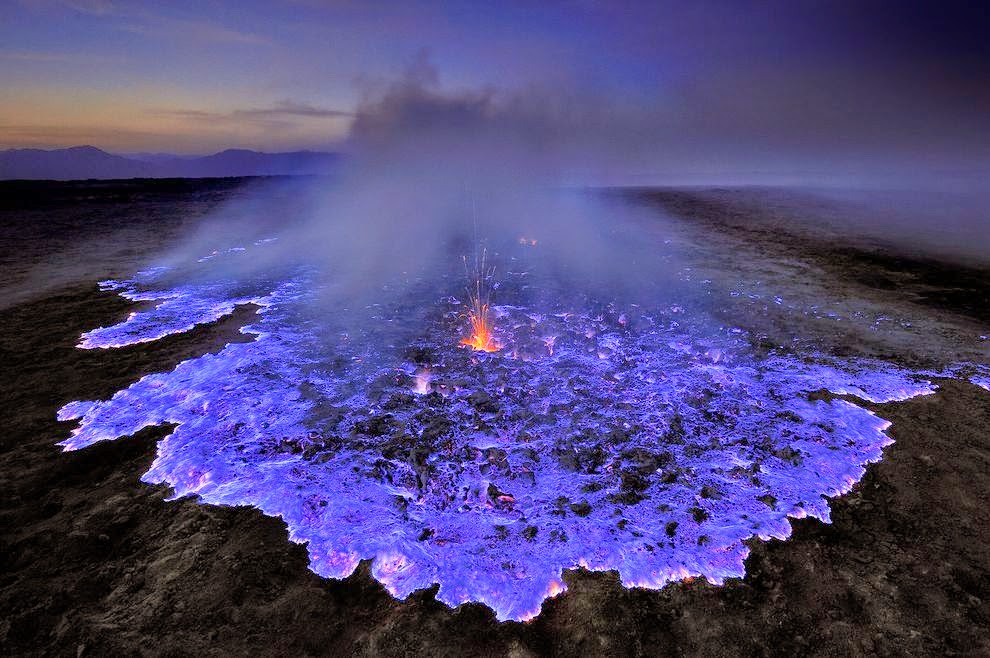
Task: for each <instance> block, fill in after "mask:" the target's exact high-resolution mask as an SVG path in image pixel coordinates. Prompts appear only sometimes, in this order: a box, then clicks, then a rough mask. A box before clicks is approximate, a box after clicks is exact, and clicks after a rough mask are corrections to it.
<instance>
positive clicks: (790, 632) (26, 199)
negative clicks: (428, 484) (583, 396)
mask: <svg viewBox="0 0 990 658" xmlns="http://www.w3.org/2000/svg"><path fill="white" fill-rule="evenodd" d="M168 185H172V187H171V188H169V187H168ZM7 191H8V192H9V191H10V190H9V188H8V190H7ZM16 192H17V194H16V195H14V196H16V197H17V199H19V200H17V201H16V202H13V201H9V199H11V198H12V197H11V195H7V196H6V197H5V198H6V199H8V201H5V202H4V204H2V205H0V215H2V219H3V221H2V224H3V230H2V232H0V247H2V248H0V251H2V252H3V253H5V254H8V256H5V257H4V260H3V261H2V265H3V267H4V270H5V272H8V273H10V277H9V278H17V279H18V280H19V281H20V282H21V283H22V284H23V283H24V282H26V281H34V280H42V279H43V277H42V278H41V279H39V278H38V277H37V276H36V275H34V274H31V275H30V276H29V274H30V273H31V272H37V271H38V270H37V268H38V266H39V264H43V263H44V262H45V259H46V258H50V257H51V256H52V254H57V253H59V250H60V249H61V248H63V246H64V245H65V244H67V243H71V242H73V240H74V239H78V240H79V241H83V240H86V241H90V240H95V241H98V240H99V237H100V235H108V234H109V233H110V231H111V230H113V231H116V230H117V229H119V228H121V224H122V223H123V222H125V219H124V215H123V214H121V213H122V212H124V211H122V210H121V207H122V204H126V205H127V208H126V209H125V210H126V213H125V214H127V213H129V215H127V216H135V217H140V216H145V217H147V216H149V213H150V212H151V210H154V214H153V215H152V216H153V217H154V218H155V221H156V226H157V227H158V230H157V231H155V233H154V235H147V237H146V239H145V240H143V241H142V240H135V242H134V244H133V245H131V246H130V247H129V248H128V249H124V250H117V251H113V252H112V253H109V252H108V253H106V254H104V255H105V256H106V257H105V258H102V259H99V260H98V262H96V261H94V262H90V263H82V264H81V267H80V268H79V270H78V272H77V273H76V274H77V276H76V277H75V278H74V279H73V278H71V277H69V278H67V279H66V280H59V281H56V282H53V283H52V284H51V285H46V286H37V287H36V289H35V290H33V291H32V292H31V293H30V294H26V293H25V294H19V295H17V296H12V295H8V301H7V302H5V303H4V304H3V305H2V310H0V327H2V332H0V364H2V365H0V371H2V378H0V381H2V384H0V396H2V398H0V399H2V401H0V413H2V416H3V418H4V419H6V422H5V423H4V432H3V434H2V436H0V453H2V457H0V487H2V490H3V492H4V495H3V496H2V497H0V565H2V568H0V653H3V654H6V655H42V654H53V655H65V654H68V655H83V656H85V655H131V654H140V655H204V654H222V655H226V654H234V655H243V654H247V653H252V654H263V655H309V654H314V655H316V654H319V655H322V654H330V655H341V654H345V655H346V654H359V655H405V654H429V655H458V656H459V655H505V654H510V655H542V654H564V655H577V654H580V655H642V654H648V655H658V654H659V655H667V654H670V655H684V654H688V655H735V654H744V655H751V654H755V655H764V654H772V655H778V654H791V655H809V654H811V655H875V654H882V655H953V654H962V655H987V654H988V653H990V603H988V598H990V547H988V542H987V539H988V537H990V534H988V533H990V511H988V509H990V508H988V495H990V395H988V394H987V392H986V391H984V390H982V389H980V388H978V387H976V386H974V385H972V384H968V383H964V382H961V381H955V380H945V381H941V382H939V383H940V385H941V387H942V388H941V390H940V391H939V392H938V393H937V394H935V395H932V396H925V397H920V398H915V399H912V400H909V401H907V402H904V403H896V404H887V405H883V406H882V408H880V407H876V410H877V411H878V413H880V414H881V415H882V416H883V417H884V418H887V419H889V420H891V421H893V427H892V428H891V430H890V432H891V434H892V436H893V437H894V438H895V440H896V443H895V444H894V445H892V446H890V447H889V448H887V449H886V450H885V458H884V460H883V461H882V462H881V463H879V464H876V465H873V466H871V467H870V468H869V469H868V472H867V475H866V476H865V477H864V479H863V480H862V481H861V482H860V483H859V485H857V487H856V488H855V490H854V491H853V492H852V493H850V494H849V495H847V496H844V497H842V498H841V499H838V500H836V501H834V502H833V504H832V510H833V513H832V516H833V523H832V524H831V525H824V524H822V523H820V522H818V521H814V520H801V521H795V522H794V528H795V532H794V536H793V537H792V538H791V539H790V540H788V541H786V542H780V541H771V542H767V543H763V542H759V541H753V542H752V544H751V547H752V554H751V556H750V557H749V559H748V561H747V576H746V577H745V578H744V579H742V580H737V581H731V582H729V583H728V584H727V585H725V586H724V587H714V586H711V585H708V584H707V583H705V582H703V581H695V582H692V583H682V584H675V585H672V586H669V587H667V588H665V589H664V590H662V591H660V592H654V591H645V590H627V589H624V588H622V587H621V586H620V584H619V582H618V578H617V577H616V576H615V575H614V574H609V573H605V574H594V573H587V572H582V571H575V572H571V573H568V574H567V575H566V580H567V581H568V584H569V591H568V592H567V593H566V594H564V595H562V596H560V597H558V598H556V599H554V600H551V601H548V602H547V603H546V604H545V606H544V610H543V613H542V614H541V615H540V616H539V617H538V618H536V619H535V620H533V621H531V622H529V623H525V624H519V623H506V624H499V623H497V622H496V621H495V619H494V616H493V615H492V613H491V611H490V610H488V609H487V608H485V607H483V606H480V605H466V606H462V607H460V608H458V609H456V610H451V609H449V608H447V607H446V606H444V605H442V604H440V603H437V602H436V601H435V600H434V598H433V594H434V592H433V591H426V592H420V593H417V594H415V595H413V596H412V597H410V599H409V600H407V601H397V600H395V599H393V598H392V597H391V596H389V595H388V594H387V593H386V592H385V590H384V589H383V588H382V587H381V586H380V585H379V584H378V583H377V582H375V581H374V580H373V579H372V578H371V577H370V575H369V574H368V570H367V565H363V566H362V568H361V569H359V570H358V572H356V573H355V574H354V575H353V576H352V577H350V578H348V579H347V580H345V581H341V582H337V581H327V580H323V579H321V578H319V577H318V576H316V575H315V574H313V573H312V572H310V571H309V570H308V569H307V561H306V552H305V549H304V548H303V547H301V546H296V545H292V544H290V543H289V542H288V540H287V536H286V531H285V527H284V525H283V524H282V523H281V522H280V521H278V520H277V519H272V518H266V517H264V516H262V515H261V514H260V513H259V512H257V511H256V510H253V509H246V508H217V507H207V506H202V505H198V504H196V503H195V502H194V501H192V500H189V499H184V500H179V501H174V502H166V501H165V500H164V498H165V497H166V495H167V492H166V491H165V490H164V489H161V488H155V487H149V486H147V485H144V484H142V483H141V482H140V481H139V477H140V475H141V474H142V473H143V472H144V471H145V470H147V468H148V466H149V465H150V463H151V461H152V459H153V458H154V454H155V443H156V440H157V439H158V438H159V437H161V436H162V434H163V433H164V431H165V430H163V429H161V428H153V429H149V430H145V431H142V432H141V433H140V434H138V435H136V436H134V437H132V438H131V439H127V440H121V441H115V442H107V443H103V444H98V445H95V446H92V447H90V448H87V449H85V450H82V451H79V452H74V453H62V452H61V451H60V450H59V449H58V448H57V447H56V446H55V443H56V442H57V441H59V440H61V439H63V438H65V437H66V436H67V435H68V432H69V431H70V429H71V427H72V424H71V423H58V422H56V421H55V412H56V410H57V409H58V408H59V407H60V406H61V405H62V404H64V403H65V402H67V401H69V400H76V399H99V398H104V397H106V396H108V395H110V394H112V393H113V392H114V391H116V390H119V389H120V388H121V387H123V386H126V385H127V384H128V383H129V382H132V381H134V380H136V379H138V378H139V377H140V376H141V375H143V374H145V373H149V372H156V371H161V370H165V369H168V368H170V367H172V366H173V365H175V364H176V363H178V362H179V361H181V360H182V359H185V358H189V357H192V356H195V355H198V354H202V353H204V352H205V351H209V350H215V349H218V348H219V347H221V346H222V345H223V344H224V343H225V342H227V341H229V340H232V339H244V337H243V336H241V335H240V334H238V333H237V328H238V327H239V326H240V325H241V324H243V323H244V322H245V320H246V313H248V312H250V310H245V311H240V312H238V313H236V314H235V315H234V316H233V317H230V318H227V319H225V320H224V321H222V322H219V323H217V324H214V325H211V326H206V327H201V328H199V329H197V330H195V331H193V332H189V333H187V334H183V335H179V336H173V337H170V338H167V339H164V340H161V341H158V342H156V343H154V344H152V345H148V346H140V345H139V346H134V347H130V348H124V349H122V350H114V351H113V353H108V352H103V351H99V350H94V351H83V350H78V349H75V343H76V341H77V339H78V336H79V334H80V333H81V332H83V331H85V330H88V329H91V328H93V327H96V326H101V325H106V324H109V323H111V322H113V321H115V320H119V319H120V318H121V317H122V316H123V315H125V314H126V313H127V311H128V307H127V304H126V302H124V301H123V300H121V299H119V298H116V297H114V296H112V295H108V294H104V293H100V292H98V290H97V289H96V286H95V282H96V280H98V279H99V278H102V277H103V276H106V275H107V274H108V273H114V272H115V271H121V272H123V273H126V270H127V267H128V264H129V263H135V262H140V260H141V258H142V257H143V256H144V255H145V254H146V253H147V252H149V251H153V250H154V249H156V248H157V247H158V244H159V242H158V241H163V240H167V239H168V238H169V236H170V235H171V234H173V233H174V232H176V231H178V230H179V229H180V228H181V227H182V226H184V225H185V224H184V222H186V221H188V217H189V212H188V211H189V203H191V202H195V203H196V204H199V205H197V206H196V208H197V211H198V212H201V211H204V210H205V209H208V208H210V207H212V206H214V205H216V204H217V203H219V202H220V201H221V200H222V199H223V198H224V197H225V195H228V194H233V193H236V187H230V188H222V189H221V188H220V187H216V186H213V187H209V186H207V187H205V188H204V186H202V185H200V186H196V185H185V184H183V185H178V184H175V183H172V184H170V183H167V182H166V183H158V184H155V186H154V187H153V188H152V189H151V190H150V191H149V190H147V189H142V190H139V191H138V192H139V193H138V192H135V190H134V189H130V191H129V192H127V193H126V194H125V195H124V196H125V198H124V200H121V198H120V197H115V198H107V196H106V193H105V192H99V191H95V192H94V191H93V190H85V192H86V196H88V197H95V198H88V199H80V198H79V190H78V189H77V190H75V191H71V192H66V188H65V187H60V188H59V194H54V195H53V194H51V193H50V190H49V191H46V190H45V189H44V188H41V187H38V188H31V189H29V190H28V191H27V192H25V191H24V189H23V188H21V189H18V190H16ZM113 194H123V193H121V192H120V191H119V190H117V191H114V192H113ZM658 194H659V196H657V197H655V198H654V199H653V201H654V202H656V203H660V204H661V205H663V206H664V207H667V208H670V207H677V208H679V211H680V212H682V213H683V214H685V215H691V214H692V213H694V214H699V215H704V216H705V217H708V218H711V217H715V216H718V214H719V213H720V212H721V213H728V214H730V215H731V212H729V211H727V210H726V206H725V203H724V201H720V200H719V199H720V198H721V197H719V196H715V197H704V196H703V195H699V194H697V193H695V192H671V191H666V192H662V193H658ZM32 195H33V196H32ZM59 195H61V196H59ZM0 196H2V195H0ZM60 199H61V200H60ZM200 206H201V207H200ZM80 208H86V209H88V211H89V214H87V215H82V214H80V213H81V211H80ZM94 209H96V210H94ZM733 212H734V211H733ZM83 216H85V217H86V220H87V221H86V222H83V223H80V222H78V221H77V222H75V223H74V222H73V221H72V219H71V218H72V217H77V218H79V217H83ZM132 235H137V233H132ZM46 245H47V247H46ZM805 246H807V245H805ZM808 248H810V247H808ZM829 249H830V250H831V249H832V248H831V247H829ZM831 253H832V252H831V251H826V250H823V251H822V259H823V261H827V262H832V259H831V256H830V254H831ZM843 254H844V256H843V258H846V259H848V262H849V263H852V264H853V265H856V267H853V268H851V269H850V268H843V270H844V271H845V272H846V275H848V276H857V275H859V274H862V273H865V272H879V273H880V274H882V275H883V277H887V278H889V273H890V272H895V273H896V272H898V271H901V272H902V273H903V272H910V273H911V275H912V277H913V278H914V279H918V278H919V277H920V279H921V280H922V281H923V287H924V291H925V292H926V295H927V297H925V299H928V300H930V305H931V307H932V308H937V309H939V312H940V313H957V314H959V315H960V316H962V317H965V318H968V319H969V320H972V321H974V322H978V321H979V320H980V319H981V318H979V313H980V312H981V307H979V305H975V306H974V305H972V303H971V300H972V299H973V297H974V296H978V295H984V296H985V295H987V293H988V290H990V288H986V287H985V286H986V282H987V279H986V273H985V272H983V271H981V270H979V269H974V268H961V267H956V266H950V265H945V264H939V265H935V264H932V263H928V262H924V261H918V260H915V259H908V258H900V257H893V256H883V255H882V254H878V252H875V251H871V252H865V251H858V250H850V249H844V250H843ZM871 258H873V259H876V258H886V260H884V261H883V266H882V267H878V266H877V265H876V263H875V262H874V263H873V264H872V265H871V261H870V259H871ZM898 268H899V269H898ZM939 268H941V269H939ZM840 275H841V273H840V272H837V273H836V276H840ZM878 280H880V281H881V282H882V280H883V279H882V278H881V279H878ZM947 281H949V282H951V285H950V284H948V283H946V282H947ZM880 285H882V283H881V284H880ZM921 285H922V284H919V286H921ZM939 286H942V288H943V292H944V293H945V294H941V295H940V294H938V292H937V291H938V287H939ZM967 286H968V287H969V292H970V294H964V293H965V292H966V287H967ZM22 288H23V285H22ZM954 299H956V300H965V302H962V301H957V302H953V300H954ZM923 302H924V300H922V302H921V303H923ZM984 310H985V309H984Z"/></svg>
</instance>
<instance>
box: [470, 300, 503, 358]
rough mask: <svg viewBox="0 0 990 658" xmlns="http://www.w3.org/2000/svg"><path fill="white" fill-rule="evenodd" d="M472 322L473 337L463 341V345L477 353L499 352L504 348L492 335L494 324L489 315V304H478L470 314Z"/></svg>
mask: <svg viewBox="0 0 990 658" xmlns="http://www.w3.org/2000/svg"><path fill="white" fill-rule="evenodd" d="M468 319H469V320H470V321H471V335H470V336H469V337H468V338H465V339H463V340H462V341H461V345H465V346H467V347H470V348H471V349H473V350H474V351H476V352H498V351H499V350H500V349H502V346H501V345H499V344H498V341H497V340H495V337H494V336H493V335H492V323H491V319H490V318H489V314H488V304H476V305H475V308H473V309H472V310H471V311H469V312H468Z"/></svg>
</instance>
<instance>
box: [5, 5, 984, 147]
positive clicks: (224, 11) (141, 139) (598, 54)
mask: <svg viewBox="0 0 990 658" xmlns="http://www.w3.org/2000/svg"><path fill="white" fill-rule="evenodd" d="M980 4H981V3H962V2H960V3H952V2H950V3H947V4H946V3H916V2H878V1H874V0H861V1H857V2H838V1H834V2H824V1H820V0H807V1H804V2H742V1H728V0H701V1H698V2H656V3H646V2H643V3H619V2H607V3H606V2H591V1H584V2H553V1H551V2H511V1H510V2H494V3H493V2H447V3H440V2H415V1H409V2H358V1H354V2H351V1H349V0H325V1H323V0H292V1H290V0H269V1H264V2H262V1H257V0H241V1H230V0H198V1H196V2H188V1H185V0H176V1H172V2H145V1H143V0H4V1H3V2H2V3H0V89H2V95H3V99H2V101H3V102H2V103H0V147H24V146H37V147H58V146H69V145H74V144H84V143H85V144H93V145H96V146H99V147H102V148H106V149H108V150H112V151H118V152H131V151H173V152H182V153H206V152H213V151H216V150H219V149H222V148H228V147H246V148H257V149H264V150H286V149H295V148H335V147H336V146H337V145H339V144H340V142H341V141H342V140H343V139H345V138H346V135H347V133H348V130H349V128H350V125H351V122H352V121H353V115H354V113H355V112H356V111H359V110H360V108H361V107H362V99H363V98H368V97H373V96H374V95H375V93H376V91H377V90H380V89H382V88H384V87H385V86H387V85H388V84H389V82H390V81H394V80H395V79H396V78H397V77H399V76H401V75H402V72H403V71H404V70H406V69H408V68H409V67H410V66H411V65H414V64H415V62H417V61H421V60H422V58H423V57H424V56H425V57H426V59H427V61H428V62H429V63H430V65H431V66H432V67H433V68H434V69H435V72H436V75H437V78H438V83H437V86H438V87H439V88H442V89H444V90H448V91H449V92H450V93H455V94H456V93H463V92H465V91H467V90H485V89H488V90H492V91H493V92H494V93H505V92H510V91H511V93H513V94H517V95H518V94H526V93H528V91H529V90H531V91H533V93H535V94H542V95H545V96H554V95H555V96H558V97H560V98H570V97H573V98H578V99H584V100H583V101H582V102H588V103H596V104H599V105H600V107H603V108H624V109H629V108H633V109H634V110H635V112H637V113H638V115H639V116H640V117H641V118H642V120H643V122H644V123H643V125H644V126H649V128H648V130H647V132H649V133H650V134H651V137H652V138H655V139H656V140H657V146H658V148H663V149H665V150H666V151H667V152H669V153H673V154H677V153H690V152H694V153H710V154H711V157H710V158H709V159H712V158H714V159H718V158H719V157H723V156H724V157H728V155H727V154H730V153H731V155H732V158H733V159H739V158H745V157H747V154H748V155H749V156H750V157H751V159H752V160H753V161H754V162H764V161H774V162H791V161H794V160H795V159H797V160H800V161H801V162H803V163H806V164H807V163H808V162H810V161H811V160H812V158H811V157H810V154H811V153H813V152H814V150H815V149H824V150H825V154H824V155H825V158H826V159H827V160H834V159H835V158H836V157H839V156H842V157H846V158H847V159H850V160H851V161H862V160H863V158H872V157H873V155H875V154H877V153H880V154H882V155H884V157H888V158H896V157H900V156H898V154H901V156H902V155H903V154H904V153H905V152H910V153H911V154H912V157H925V154H926V153H927V154H929V155H932V154H934V155H932V157H935V156H937V158H936V159H939V158H940V159H941V160H944V159H947V158H950V157H951V156H952V154H953V152H954V151H959V150H960V149H962V150H963V151H965V152H966V153H965V155H966V157H967V158H969V159H973V158H979V157H983V156H984V155H985V154H986V152H987V151H988V150H990V149H988V148H987V139H988V138H987V137H985V133H986V131H983V130H982V128H984V127H985V126H984V125H983V122H984V121H985V119H983V117H984V116H986V110H987V109H990V100H988V95H990V93H988V92H987V90H986V85H985V79H986V78H985V77H982V76H984V75H985V74H987V73H988V72H990V71H988V66H987V62H988V47H987V45H986V43H985V41H986V40H985V39H983V38H982V37H981V36H980V34H985V33H986V32H984V28H986V26H987V25H988V21H987V16H986V10H985V9H981V8H980V7H979V6H978V5H980ZM424 53H425V55H424ZM591 99H594V100H591ZM607 111H609V112H611V111H612V109H608V110H607ZM618 114H621V112H619V113H618ZM644 117H645V118H644ZM981 134H983V135H984V136H983V137H981ZM839 146H842V147H843V148H839ZM719 154H722V155H719ZM836 154H838V155H836ZM941 160H940V161H941Z"/></svg>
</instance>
